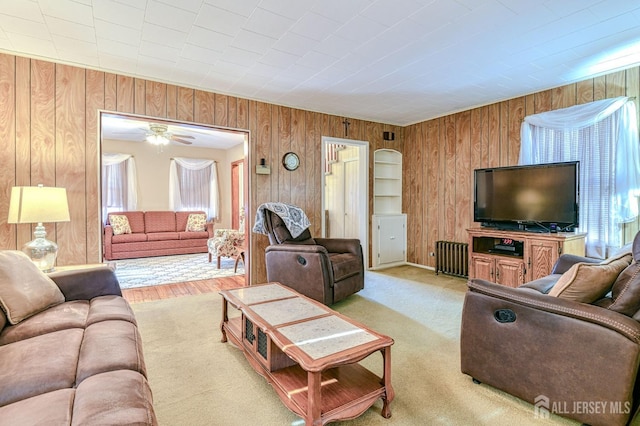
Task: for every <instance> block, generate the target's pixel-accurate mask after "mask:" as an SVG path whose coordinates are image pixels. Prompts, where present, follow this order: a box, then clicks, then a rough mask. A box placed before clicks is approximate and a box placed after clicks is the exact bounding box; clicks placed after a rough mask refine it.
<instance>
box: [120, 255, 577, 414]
mask: <svg viewBox="0 0 640 426" xmlns="http://www.w3.org/2000/svg"><path fill="white" fill-rule="evenodd" d="M365 277H366V280H365V288H364V290H362V291H360V292H359V293H357V294H355V295H353V296H350V297H348V298H347V299H345V300H343V301H341V302H339V303H337V304H335V305H334V306H333V308H334V309H335V310H337V311H339V312H341V313H343V314H345V315H347V316H349V317H351V318H353V319H356V320H358V321H360V322H362V323H364V324H366V325H368V326H369V327H371V328H373V329H374V330H377V331H379V332H381V333H384V334H387V335H389V336H391V337H392V338H393V339H394V340H395V343H394V345H393V346H392V347H391V365H392V367H391V369H392V375H391V381H392V384H393V387H394V389H395V392H396V397H395V399H394V401H393V402H392V403H391V412H392V416H391V418H389V419H385V418H383V417H382V416H381V415H380V411H381V408H382V403H381V401H378V402H376V403H375V404H374V406H373V407H371V408H370V409H369V410H367V411H366V412H365V413H364V414H363V415H362V416H360V417H358V418H356V419H353V420H349V421H345V422H341V423H340V424H341V425H345V426H365V425H367V426H378V425H379V426H400V425H401V426H405V425H406V426H409V425H411V426H415V425H487V426H489V425H490V426H500V425H505V426H507V425H509V426H511V425H536V426H544V425H577V423H576V422H571V421H568V420H566V419H562V418H560V417H557V416H555V415H552V416H551V417H550V418H549V419H543V418H536V417H535V415H534V409H533V406H532V405H531V404H528V403H526V402H523V401H521V400H519V399H517V398H514V397H512V396H511V395H508V394H506V393H504V392H501V391H498V390H496V389H494V388H492V387H490V386H486V385H476V384H474V383H473V382H472V380H471V377H469V376H467V375H464V374H462V373H461V372H460V349H459V346H460V339H459V336H460V318H461V312H462V303H463V299H464V293H465V291H466V281H465V280H464V279H460V278H454V277H446V276H442V275H439V276H436V275H435V274H434V273H433V272H432V271H427V270H424V269H419V268H412V267H405V266H403V267H400V268H392V269H390V270H386V271H384V272H371V271H367V272H366V273H365ZM132 306H133V309H134V311H135V314H136V318H137V321H138V325H139V330H140V333H141V336H142V342H143V349H144V355H145V362H146V365H147V372H148V378H149V382H150V385H151V388H152V390H153V397H154V407H155V410H156V414H157V417H158V420H159V423H160V424H161V425H190V426H199V425H202V426H205V425H207V426H209V425H225V426H236V425H237V426H245V425H261V426H271V425H273V426H276V425H277V426H283V425H296V426H298V425H303V424H304V422H303V421H302V420H301V419H300V418H299V417H298V416H296V415H295V414H293V413H292V412H291V411H289V410H288V409H287V408H286V407H285V406H284V404H283V403H282V402H281V401H280V399H279V398H278V396H277V394H276V392H275V391H274V390H273V389H272V388H271V386H270V385H269V384H268V383H267V382H266V380H265V379H264V378H263V377H262V376H260V375H259V374H257V373H256V372H255V371H254V370H253V368H251V367H250V365H249V363H248V362H247V360H246V359H245V357H244V355H243V354H242V352H241V351H240V350H239V349H237V348H236V347H234V346H233V345H231V344H230V343H221V342H220V336H221V334H220V329H219V324H220V319H221V297H220V295H218V294H217V293H210V294H204V295H193V296H184V297H179V298H174V299H167V300H161V301H153V302H144V303H135V304H133V305H132ZM362 364H363V365H364V366H366V367H367V368H370V369H372V371H374V372H376V373H377V374H379V375H380V374H381V370H382V357H381V356H380V354H379V353H375V354H372V355H371V356H369V357H368V358H366V359H364V360H363V361H362Z"/></svg>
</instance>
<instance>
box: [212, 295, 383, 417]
mask: <svg viewBox="0 0 640 426" xmlns="http://www.w3.org/2000/svg"><path fill="white" fill-rule="evenodd" d="M220 294H221V295H222V323H221V325H220V328H221V330H222V342H226V341H227V339H228V340H230V341H231V342H232V343H233V344H234V345H236V346H237V347H238V348H240V349H242V351H243V352H244V355H245V357H246V358H247V360H248V361H249V363H250V364H251V366H252V367H253V368H254V369H255V370H256V371H257V372H258V373H260V374H261V375H262V376H264V377H265V378H266V379H267V381H268V382H269V383H270V384H271V386H272V387H273V388H274V389H275V391H276V393H277V394H278V396H279V397H280V399H281V400H282V402H283V403H284V404H285V405H286V406H287V407H288V408H289V409H290V410H292V411H293V412H294V413H296V414H298V415H299V416H300V417H302V418H303V419H304V420H305V424H307V425H324V424H326V423H328V422H331V421H336V420H343V419H352V418H355V417H357V416H359V415H361V414H362V413H364V412H365V411H366V410H367V409H368V408H369V407H371V406H372V405H373V404H374V403H375V402H376V401H377V400H378V399H379V398H381V399H382V401H383V407H382V416H383V417H385V418H389V417H391V409H390V408H389V404H390V403H391V401H392V400H393V398H394V391H393V387H392V386H391V345H392V344H393V339H392V338H390V337H388V336H385V335H382V334H379V333H377V332H375V331H373V330H371V329H369V328H368V327H366V326H364V325H362V324H360V323H358V322H356V321H354V320H352V319H350V318H347V317H346V316H344V315H341V314H339V313H338V312H335V311H333V310H332V309H330V308H328V307H326V306H325V305H323V304H321V303H318V302H316V301H315V300H312V299H309V298H308V297H305V296H303V295H301V294H299V293H297V292H295V291H294V290H291V289H290V288H288V287H285V286H283V285H281V284H279V283H268V284H261V285H254V286H251V287H246V288H240V289H235V290H224V291H221V292H220ZM229 305H231V306H232V307H233V308H235V311H233V312H231V311H230V310H229ZM230 314H235V315H231V316H230ZM377 351H380V352H381V354H382V368H381V370H382V377H379V376H378V375H376V374H374V373H373V372H371V371H369V370H368V369H366V368H365V367H363V366H362V365H360V364H359V363H358V362H359V361H361V360H363V359H364V358H366V357H368V356H369V355H371V354H373V353H374V352H377Z"/></svg>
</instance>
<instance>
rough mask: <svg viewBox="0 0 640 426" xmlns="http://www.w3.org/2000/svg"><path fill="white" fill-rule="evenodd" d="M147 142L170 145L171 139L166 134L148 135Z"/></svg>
mask: <svg viewBox="0 0 640 426" xmlns="http://www.w3.org/2000/svg"><path fill="white" fill-rule="evenodd" d="M147 142H149V143H151V144H152V145H169V139H167V138H166V137H165V136H164V135H147Z"/></svg>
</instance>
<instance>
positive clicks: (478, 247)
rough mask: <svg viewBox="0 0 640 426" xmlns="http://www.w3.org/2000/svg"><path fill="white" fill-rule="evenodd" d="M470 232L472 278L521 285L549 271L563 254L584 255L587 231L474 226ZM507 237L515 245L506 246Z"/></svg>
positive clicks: (547, 273) (513, 285)
mask: <svg viewBox="0 0 640 426" xmlns="http://www.w3.org/2000/svg"><path fill="white" fill-rule="evenodd" d="M467 232H468V233H469V278H470V279H471V278H481V279H484V280H487V281H492V282H495V283H498V284H502V285H506V286H509V287H518V286H520V285H522V284H524V283H525V282H529V281H533V280H535V279H538V278H542V277H545V276H547V275H549V274H550V273H551V270H552V269H553V265H554V264H555V262H556V261H557V260H558V257H560V255H561V254H565V253H566V254H575V255H579V256H584V254H585V237H586V235H587V234H586V233H578V232H558V233H535V232H526V231H502V230H498V229H491V228H470V229H467ZM503 239H507V240H511V241H513V242H514V246H515V248H514V249H513V250H512V249H511V248H510V247H505V246H506V245H505V244H501V243H502V242H503ZM496 246H498V247H496ZM501 247H502V248H501Z"/></svg>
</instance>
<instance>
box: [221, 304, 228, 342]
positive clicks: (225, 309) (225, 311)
mask: <svg viewBox="0 0 640 426" xmlns="http://www.w3.org/2000/svg"><path fill="white" fill-rule="evenodd" d="M227 306H228V305H227V299H225V298H224V297H223V298H222V322H221V323H220V331H222V339H220V341H221V342H222V343H225V342H226V341H227V332H226V330H225V329H224V326H225V324H226V323H228V322H229V315H228V307H227Z"/></svg>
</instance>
